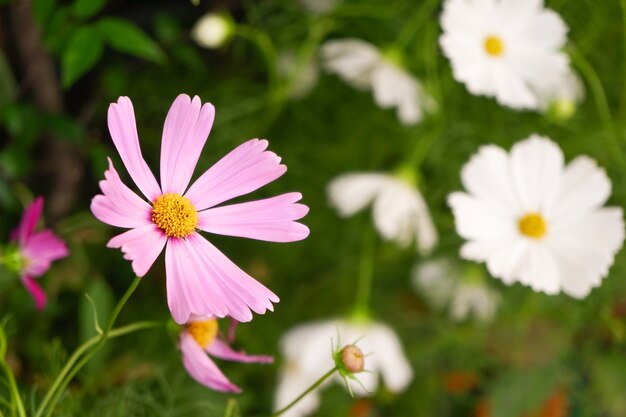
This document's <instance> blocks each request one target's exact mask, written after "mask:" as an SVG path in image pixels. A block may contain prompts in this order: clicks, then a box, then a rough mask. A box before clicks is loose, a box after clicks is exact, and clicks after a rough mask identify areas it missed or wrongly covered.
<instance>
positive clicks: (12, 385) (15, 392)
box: [1, 359, 26, 417]
mask: <svg viewBox="0 0 626 417" xmlns="http://www.w3.org/2000/svg"><path fill="white" fill-rule="evenodd" d="M1 366H2V368H3V369H4V372H5V374H6V376H7V380H8V381H9V391H10V392H11V397H13V402H14V405H15V407H16V408H17V414H18V416H19V417H26V410H25V409H24V403H22V397H20V391H19V389H18V388H17V383H16V382H15V377H14V376H13V372H12V371H11V368H9V366H8V365H7V364H6V362H5V361H4V359H3V360H2V362H1Z"/></svg>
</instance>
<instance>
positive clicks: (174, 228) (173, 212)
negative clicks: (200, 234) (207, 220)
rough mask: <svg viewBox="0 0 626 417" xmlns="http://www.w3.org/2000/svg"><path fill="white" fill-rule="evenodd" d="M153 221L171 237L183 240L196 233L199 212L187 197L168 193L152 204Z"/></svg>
mask: <svg viewBox="0 0 626 417" xmlns="http://www.w3.org/2000/svg"><path fill="white" fill-rule="evenodd" d="M152 221H153V222H154V224H156V225H157V227H158V228H159V229H161V230H163V231H164V232H165V234H166V235H168V236H169V237H176V238H182V237H187V236H189V235H191V234H193V233H194V232H195V230H196V226H197V225H198V212H197V211H196V208H195V207H194V206H193V204H191V201H189V199H188V198H187V197H183V196H182V195H180V194H175V193H167V194H163V195H161V196H159V197H157V198H156V199H155V200H154V202H153V203H152Z"/></svg>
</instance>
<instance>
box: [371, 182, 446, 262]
mask: <svg viewBox="0 0 626 417" xmlns="http://www.w3.org/2000/svg"><path fill="white" fill-rule="evenodd" d="M373 215H374V224H375V225H376V228H377V229H378V231H379V232H380V234H381V235H382V236H383V237H384V238H385V239H388V240H392V241H394V242H396V243H397V244H398V245H400V246H402V247H406V246H408V245H409V244H411V242H412V241H413V239H414V238H415V237H417V238H418V239H423V240H419V244H418V247H419V248H420V251H421V252H422V253H428V252H429V251H430V250H431V249H432V247H433V246H434V245H435V244H436V243H437V239H438V238H437V231H436V229H435V227H434V225H433V223H432V220H431V218H430V214H429V213H428V208H427V207H426V203H425V202H424V200H423V199H422V196H421V195H420V193H419V192H418V191H417V190H416V189H415V188H413V187H411V186H410V185H408V184H406V183H405V182H403V181H402V180H394V181H390V182H389V183H388V184H386V185H385V187H383V188H382V189H381V191H380V193H379V195H378V196H377V197H376V199H375V201H374V211H373Z"/></svg>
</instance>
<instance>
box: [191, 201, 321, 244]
mask: <svg viewBox="0 0 626 417" xmlns="http://www.w3.org/2000/svg"><path fill="white" fill-rule="evenodd" d="M300 199H302V194H300V193H287V194H282V195H279V196H276V197H272V198H266V199H264V200H258V201H251V202H249V203H241V204H233V205H230V206H223V207H217V208H212V209H208V210H205V211H202V212H200V213H199V216H198V217H199V223H198V228H200V229H202V230H204V231H207V232H209V233H216V234H218V235H228V236H239V237H247V238H250V239H259V240H267V241H270V242H294V241H296V240H302V239H304V238H306V237H307V236H308V235H309V228H308V227H306V226H305V225H303V224H301V223H297V222H295V221H294V220H298V219H301V218H302V217H304V216H305V215H306V214H307V212H308V211H309V208H308V207H307V206H305V205H303V204H296V201H299V200H300Z"/></svg>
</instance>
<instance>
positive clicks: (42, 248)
mask: <svg viewBox="0 0 626 417" xmlns="http://www.w3.org/2000/svg"><path fill="white" fill-rule="evenodd" d="M42 211H43V198H42V197H38V198H36V199H35V201H33V202H32V203H31V204H30V205H29V206H28V207H26V210H24V214H23V215H22V219H21V220H20V224H19V225H18V226H17V228H16V229H14V230H13V232H12V233H11V241H13V242H15V244H16V245H17V251H15V252H14V255H13V261H14V263H15V265H16V266H17V268H16V269H17V271H18V272H19V273H20V275H21V279H22V283H23V284H24V286H25V287H26V289H27V290H28V292H29V293H30V295H32V297H33V299H34V300H35V307H36V308H37V310H41V309H43V308H44V307H45V305H46V294H45V293H44V292H43V289H42V288H41V287H40V286H39V284H37V281H35V278H39V277H40V276H42V275H43V274H44V273H45V272H46V271H47V270H48V269H50V264H51V263H52V261H56V260H57V259H61V258H64V257H66V256H67V255H68V253H69V252H68V250H67V246H65V242H63V240H61V239H60V238H59V237H58V236H56V235H55V234H54V233H53V232H52V230H50V229H45V230H42V231H41V232H35V227H36V226H37V223H38V222H39V219H40V218H41V212H42Z"/></svg>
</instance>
